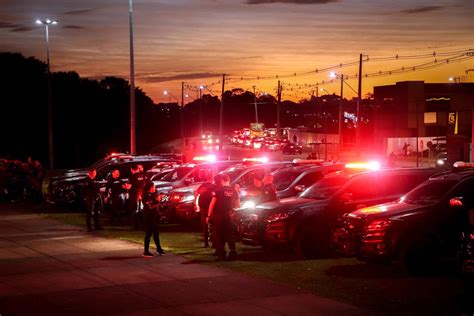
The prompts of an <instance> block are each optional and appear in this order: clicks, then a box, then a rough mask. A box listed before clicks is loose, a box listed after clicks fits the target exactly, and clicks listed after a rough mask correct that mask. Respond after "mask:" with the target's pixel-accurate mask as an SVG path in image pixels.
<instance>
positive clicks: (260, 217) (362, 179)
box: [238, 169, 435, 257]
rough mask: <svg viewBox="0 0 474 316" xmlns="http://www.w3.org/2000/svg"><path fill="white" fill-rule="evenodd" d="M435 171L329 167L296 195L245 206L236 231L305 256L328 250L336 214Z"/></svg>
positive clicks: (387, 197) (384, 197) (396, 192)
mask: <svg viewBox="0 0 474 316" xmlns="http://www.w3.org/2000/svg"><path fill="white" fill-rule="evenodd" d="M434 173H435V170H434V169H396V170H379V171H370V172H352V171H349V170H348V171H339V172H336V173H332V174H329V175H327V176H326V177H324V178H323V179H321V180H320V181H318V182H316V184H314V185H313V186H311V187H310V188H308V189H307V190H305V191H304V192H303V193H302V194H301V195H300V196H299V197H293V198H287V199H282V200H280V201H278V202H270V203H265V204H261V205H259V206H257V207H256V208H254V209H251V210H246V211H245V215H241V220H240V222H239V223H238V231H239V233H240V236H241V238H242V241H243V242H244V243H248V244H260V245H264V246H275V245H279V246H283V245H284V246H290V247H291V248H293V249H294V250H295V251H296V253H297V254H299V255H302V256H305V257H311V256H314V255H319V256H321V255H327V254H328V253H329V250H330V245H331V243H330V241H331V232H332V229H333V228H334V227H335V224H336V223H337V218H338V216H340V215H342V214H344V213H347V212H348V211H353V210H356V209H359V208H362V207H364V206H370V205H375V204H380V203H383V202H388V201H392V200H396V199H398V198H399V197H400V196H401V195H402V194H404V193H406V192H408V191H410V190H411V189H412V188H414V187H415V186H417V185H418V184H419V183H421V182H423V181H425V180H426V179H427V178H429V177H430V176H431V175H433V174H434Z"/></svg>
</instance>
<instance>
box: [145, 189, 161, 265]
mask: <svg viewBox="0 0 474 316" xmlns="http://www.w3.org/2000/svg"><path fill="white" fill-rule="evenodd" d="M159 221H160V212H159V202H158V195H157V194H156V188H155V185H154V184H153V182H151V181H148V182H147V183H146V184H145V186H144V188H143V227H144V229H145V240H144V250H143V256H144V257H153V256H154V255H153V254H152V253H151V252H150V239H151V236H153V241H154V242H155V245H156V252H157V254H158V255H164V254H165V252H164V251H163V249H162V248H161V243H160V232H159V230H158V225H159Z"/></svg>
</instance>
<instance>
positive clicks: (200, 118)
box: [199, 86, 204, 137]
mask: <svg viewBox="0 0 474 316" xmlns="http://www.w3.org/2000/svg"><path fill="white" fill-rule="evenodd" d="M199 132H200V133H201V135H202V134H203V133H204V130H203V124H202V89H201V86H199ZM199 137H201V136H199Z"/></svg>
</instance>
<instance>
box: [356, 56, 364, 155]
mask: <svg viewBox="0 0 474 316" xmlns="http://www.w3.org/2000/svg"><path fill="white" fill-rule="evenodd" d="M362 56H363V55H362V54H360V56H359V89H358V93H357V114H356V115H357V129H356V147H357V151H358V152H360V150H359V145H360V106H361V104H360V103H361V100H362Z"/></svg>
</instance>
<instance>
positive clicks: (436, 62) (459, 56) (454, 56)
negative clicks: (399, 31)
mask: <svg viewBox="0 0 474 316" xmlns="http://www.w3.org/2000/svg"><path fill="white" fill-rule="evenodd" d="M439 57H446V58H442V59H438V58H439ZM427 58H434V59H433V60H431V61H429V62H423V63H418V64H414V65H410V66H402V67H399V68H395V69H389V70H379V71H375V72H368V73H365V74H363V78H374V77H384V76H392V75H399V74H403V73H412V72H417V71H425V70H430V69H434V68H437V67H442V66H445V65H448V64H453V63H457V62H462V61H466V60H469V59H472V58H474V49H460V50H452V51H443V52H436V51H434V52H432V53H425V54H417V55H398V54H397V55H394V56H386V57H370V56H369V55H364V56H363V59H362V62H364V63H365V62H387V61H393V60H396V61H398V60H414V59H427ZM358 64H359V60H357V61H349V62H345V63H339V64H337V65H332V66H328V67H324V68H319V69H316V70H312V71H305V72H294V73H293V74H286V75H282V76H279V75H267V76H254V77H243V76H242V77H237V76H235V75H233V76H229V77H227V78H226V84H231V83H237V82H242V81H254V82H259V81H263V80H275V79H279V80H282V79H292V78H296V77H302V76H308V75H315V74H320V73H325V72H328V71H330V70H335V69H340V68H345V67H350V66H355V65H358ZM344 77H345V79H346V80H350V79H357V78H358V74H353V75H344ZM336 81H338V80H336ZM221 82H222V81H221V80H218V81H214V82H211V83H208V84H206V85H205V86H204V87H205V90H207V91H208V92H211V93H212V94H215V95H219V94H220V93H221V91H220V90H213V89H212V88H211V87H213V86H215V85H220V84H221ZM334 82H335V80H334V79H329V80H320V81H318V82H313V83H311V84H308V83H300V84H299V83H296V84H292V83H288V82H286V83H284V85H285V86H286V87H289V89H290V91H292V87H304V88H306V90H307V89H312V90H314V88H317V87H319V86H324V85H327V84H332V83H334ZM186 88H187V89H188V90H190V91H195V92H198V91H199V89H200V87H198V86H192V85H187V86H186ZM227 88H230V89H236V88H241V87H237V86H235V85H227ZM243 90H245V91H250V90H251V87H247V88H245V89H243ZM299 90H302V88H299Z"/></svg>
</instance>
